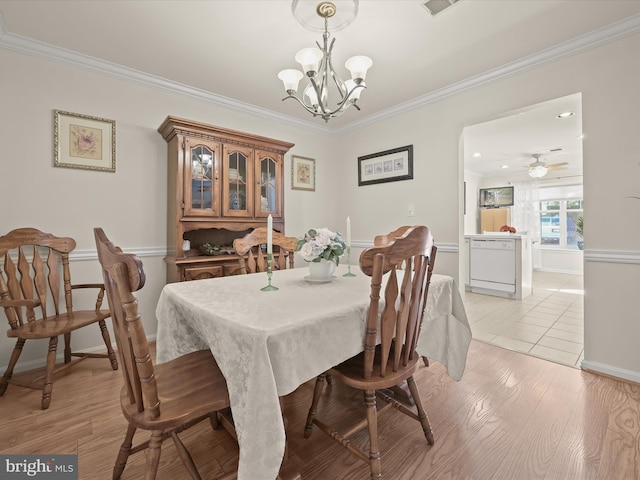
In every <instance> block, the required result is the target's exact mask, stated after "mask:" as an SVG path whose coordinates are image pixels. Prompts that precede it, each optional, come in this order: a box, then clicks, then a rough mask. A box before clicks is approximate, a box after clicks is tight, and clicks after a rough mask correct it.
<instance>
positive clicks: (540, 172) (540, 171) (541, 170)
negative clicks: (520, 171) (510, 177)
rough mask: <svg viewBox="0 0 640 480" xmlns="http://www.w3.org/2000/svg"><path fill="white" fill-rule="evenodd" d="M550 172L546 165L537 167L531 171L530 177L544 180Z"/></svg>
mask: <svg viewBox="0 0 640 480" xmlns="http://www.w3.org/2000/svg"><path fill="white" fill-rule="evenodd" d="M548 171H549V169H548V168H547V167H545V166H544V165H537V166H535V167H531V168H530V169H529V176H530V177H533V178H542V177H544V176H545V175H546V174H547V172H548Z"/></svg>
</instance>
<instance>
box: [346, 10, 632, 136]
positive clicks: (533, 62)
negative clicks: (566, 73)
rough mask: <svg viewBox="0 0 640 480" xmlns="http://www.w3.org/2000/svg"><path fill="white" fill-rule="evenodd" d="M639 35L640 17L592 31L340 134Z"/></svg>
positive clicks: (385, 112) (353, 125)
mask: <svg viewBox="0 0 640 480" xmlns="http://www.w3.org/2000/svg"><path fill="white" fill-rule="evenodd" d="M638 32H640V15H633V16H631V17H628V18H625V19H623V20H620V21H618V22H614V23H612V24H609V25H607V26H604V27H602V28H599V29H597V30H594V31H592V32H589V33H586V34H584V35H580V36H578V37H575V38H573V39H571V40H567V41H566V42H563V43H559V44H557V45H554V46H553V47H550V48H547V49H544V50H541V51H539V52H537V53H534V54H532V55H528V56H526V57H522V58H520V59H518V60H515V61H513V62H509V63H506V64H504V65H501V66H499V67H497V68H494V69H491V70H487V71H486V72H483V73H480V74H478V75H474V76H473V77H469V78H467V79H465V80H461V81H460V82H456V83H452V84H450V85H447V86H446V87H443V88H440V89H437V90H434V91H432V92H430V93H427V94H425V95H422V96H420V97H417V98H414V99H412V100H409V101H407V102H404V103H400V104H398V105H396V106H394V107H392V108H388V109H386V110H381V111H379V112H377V113H374V114H372V115H369V116H367V117H365V118H363V119H361V120H356V121H355V122H352V123H350V124H349V125H347V126H346V127H344V128H341V129H340V130H339V133H346V132H349V131H351V130H355V129H358V128H362V127H364V126H367V125H369V124H372V123H376V122H379V121H381V120H385V119H387V118H391V117H394V116H396V115H399V114H401V113H404V112H408V111H410V110H414V109H416V108H420V107H422V106H424V105H427V104H430V103H434V102H437V101H439V100H442V99H443V98H447V97H450V96H452V95H456V94H458V93H461V92H464V91H467V90H471V89H472V88H476V87H479V86H482V85H485V84H487V83H491V82H495V81H498V80H501V79H503V78H507V77H510V76H512V75H516V74H519V73H523V72H526V71H528V70H533V69H534V68H538V67H540V66H542V65H545V64H547V63H551V62H555V61H557V60H560V59H562V58H565V57H570V56H572V55H576V54H578V53H581V52H584V51H587V50H590V49H592V48H596V47H599V46H602V45H605V44H607V43H610V42H613V41H615V40H619V39H621V38H624V37H626V36H629V35H633V34H634V33H638Z"/></svg>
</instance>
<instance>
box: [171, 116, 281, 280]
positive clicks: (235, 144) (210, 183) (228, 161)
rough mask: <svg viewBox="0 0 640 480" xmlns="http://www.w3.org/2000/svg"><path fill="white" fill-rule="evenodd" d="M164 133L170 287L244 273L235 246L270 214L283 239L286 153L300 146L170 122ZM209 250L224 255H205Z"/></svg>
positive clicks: (177, 120)
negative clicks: (216, 249) (208, 246)
mask: <svg viewBox="0 0 640 480" xmlns="http://www.w3.org/2000/svg"><path fill="white" fill-rule="evenodd" d="M158 132H160V134H161V135H162V137H163V138H164V139H165V140H166V141H167V143H168V192H167V200H168V203H167V245H168V249H169V253H168V255H167V257H166V259H165V260H166V262H167V281H168V282H176V281H184V280H195V279H200V278H212V277H220V276H225V275H233V274H235V273H238V272H237V270H238V269H239V260H238V257H237V256H235V255H234V254H233V253H231V252H232V244H233V240H234V239H236V238H238V237H242V236H244V235H246V234H247V233H249V232H250V231H251V230H253V229H254V228H256V227H260V226H266V224H267V217H268V216H269V215H271V216H272V217H273V228H274V230H277V231H279V232H284V154H285V153H286V152H287V151H288V150H289V149H290V148H291V147H293V143H288V142H283V141H280V140H273V139H271V138H266V137H260V136H257V135H251V134H248V133H243V132H237V131H234V130H228V129H225V128H220V127H215V126H212V125H206V124H203V123H199V122H195V121H191V120H185V119H183V118H177V117H171V116H169V117H167V118H166V120H165V121H164V122H163V123H162V125H160V127H158ZM185 240H188V241H189V243H190V246H191V248H190V250H189V251H188V252H186V255H185V252H183V250H182V246H183V243H184V241H185ZM207 243H208V244H213V245H216V246H219V247H220V248H221V251H222V252H224V253H222V254H220V255H215V256H207V255H204V254H203V253H202V252H201V250H200V248H201V246H202V245H204V244H207Z"/></svg>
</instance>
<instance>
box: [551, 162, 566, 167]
mask: <svg viewBox="0 0 640 480" xmlns="http://www.w3.org/2000/svg"><path fill="white" fill-rule="evenodd" d="M567 165H569V163H568V162H560V163H552V164H551V165H547V167H548V168H562V167H566V166H567Z"/></svg>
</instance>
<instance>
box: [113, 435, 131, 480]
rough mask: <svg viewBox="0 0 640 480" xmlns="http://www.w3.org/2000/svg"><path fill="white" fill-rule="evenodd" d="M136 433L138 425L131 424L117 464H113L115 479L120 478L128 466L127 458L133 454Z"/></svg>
mask: <svg viewBox="0 0 640 480" xmlns="http://www.w3.org/2000/svg"><path fill="white" fill-rule="evenodd" d="M135 433H136V427H135V426H133V425H131V424H129V426H128V427H127V434H126V435H125V436H124V442H122V445H120V451H119V452H118V458H116V464H115V465H114V466H113V476H112V479H113V480H119V479H120V476H121V475H122V472H124V467H126V466H127V460H128V459H129V455H131V445H132V444H133V435H134V434H135Z"/></svg>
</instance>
